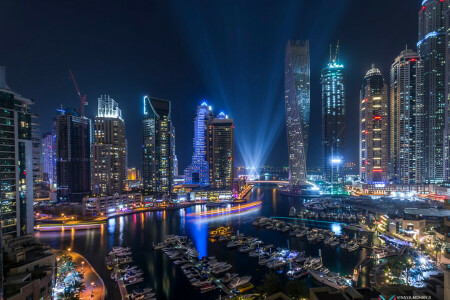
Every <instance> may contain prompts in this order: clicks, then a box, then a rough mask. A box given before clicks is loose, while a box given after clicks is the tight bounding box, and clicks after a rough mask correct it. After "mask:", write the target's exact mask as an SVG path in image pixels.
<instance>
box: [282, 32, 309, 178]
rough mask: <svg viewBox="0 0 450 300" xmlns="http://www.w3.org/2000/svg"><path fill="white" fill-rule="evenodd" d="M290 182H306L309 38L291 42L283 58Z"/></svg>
mask: <svg viewBox="0 0 450 300" xmlns="http://www.w3.org/2000/svg"><path fill="white" fill-rule="evenodd" d="M284 72H285V73H284V89H285V96H284V99H285V108H286V132H287V141H288V153H289V170H290V176H289V177H290V180H289V181H290V184H291V185H292V186H299V185H301V183H302V182H304V181H306V155H307V151H308V134H309V114H310V63H309V41H288V43H287V45H286V52H285V60H284Z"/></svg>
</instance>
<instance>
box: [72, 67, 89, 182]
mask: <svg viewBox="0 0 450 300" xmlns="http://www.w3.org/2000/svg"><path fill="white" fill-rule="evenodd" d="M69 73H70V77H72V81H73V84H74V85H75V89H76V90H77V94H78V97H79V98H80V109H79V111H80V113H81V153H82V157H83V159H82V165H83V175H82V176H83V191H87V190H88V189H87V187H86V176H85V175H86V162H85V159H86V138H85V126H84V124H85V123H84V121H85V120H84V106H85V105H87V104H88V103H87V102H86V94H84V95H83V96H82V95H81V93H80V89H79V88H78V84H77V81H76V80H75V76H73V73H72V70H71V69H69Z"/></svg>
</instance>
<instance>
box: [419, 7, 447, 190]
mask: <svg viewBox="0 0 450 300" xmlns="http://www.w3.org/2000/svg"><path fill="white" fill-rule="evenodd" d="M448 5H449V1H448V0H425V1H423V3H422V8H421V10H420V11H419V41H418V43H417V51H418V54H419V55H420V57H421V58H422V63H423V80H424V99H423V100H424V116H425V120H424V131H425V138H426V140H425V154H424V169H425V170H424V171H425V181H426V182H429V183H439V182H442V181H443V180H444V128H445V109H446V108H445V102H446V99H445V74H446V67H445V60H446V35H447V28H446V19H447V10H448Z"/></svg>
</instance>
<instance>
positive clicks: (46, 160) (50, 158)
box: [42, 132, 56, 186]
mask: <svg viewBox="0 0 450 300" xmlns="http://www.w3.org/2000/svg"><path fill="white" fill-rule="evenodd" d="M55 158H56V151H55V137H54V135H53V134H52V133H51V132H48V133H45V134H44V135H43V136H42V170H43V181H44V182H48V183H49V184H50V185H51V186H52V185H53V183H54V181H55V179H56V160H55Z"/></svg>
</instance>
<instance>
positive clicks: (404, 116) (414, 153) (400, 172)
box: [389, 49, 425, 184]
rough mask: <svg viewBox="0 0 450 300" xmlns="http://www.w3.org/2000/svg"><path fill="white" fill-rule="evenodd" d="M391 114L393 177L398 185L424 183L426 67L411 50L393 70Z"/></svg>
mask: <svg viewBox="0 0 450 300" xmlns="http://www.w3.org/2000/svg"><path fill="white" fill-rule="evenodd" d="M390 89H391V91H390V95H391V97H390V106H389V107H390V111H389V123H390V124H389V129H390V146H389V151H390V153H389V165H390V166H389V178H390V180H391V181H393V182H394V183H401V184H420V183H423V179H424V172H423V171H424V166H423V160H424V150H425V143H424V103H423V96H424V95H423V65H422V60H421V59H420V56H418V54H417V53H416V52H414V51H412V50H410V49H406V50H404V51H402V52H401V53H400V55H399V56H398V57H397V58H396V59H395V61H394V63H393V64H392V67H391V84H390Z"/></svg>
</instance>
